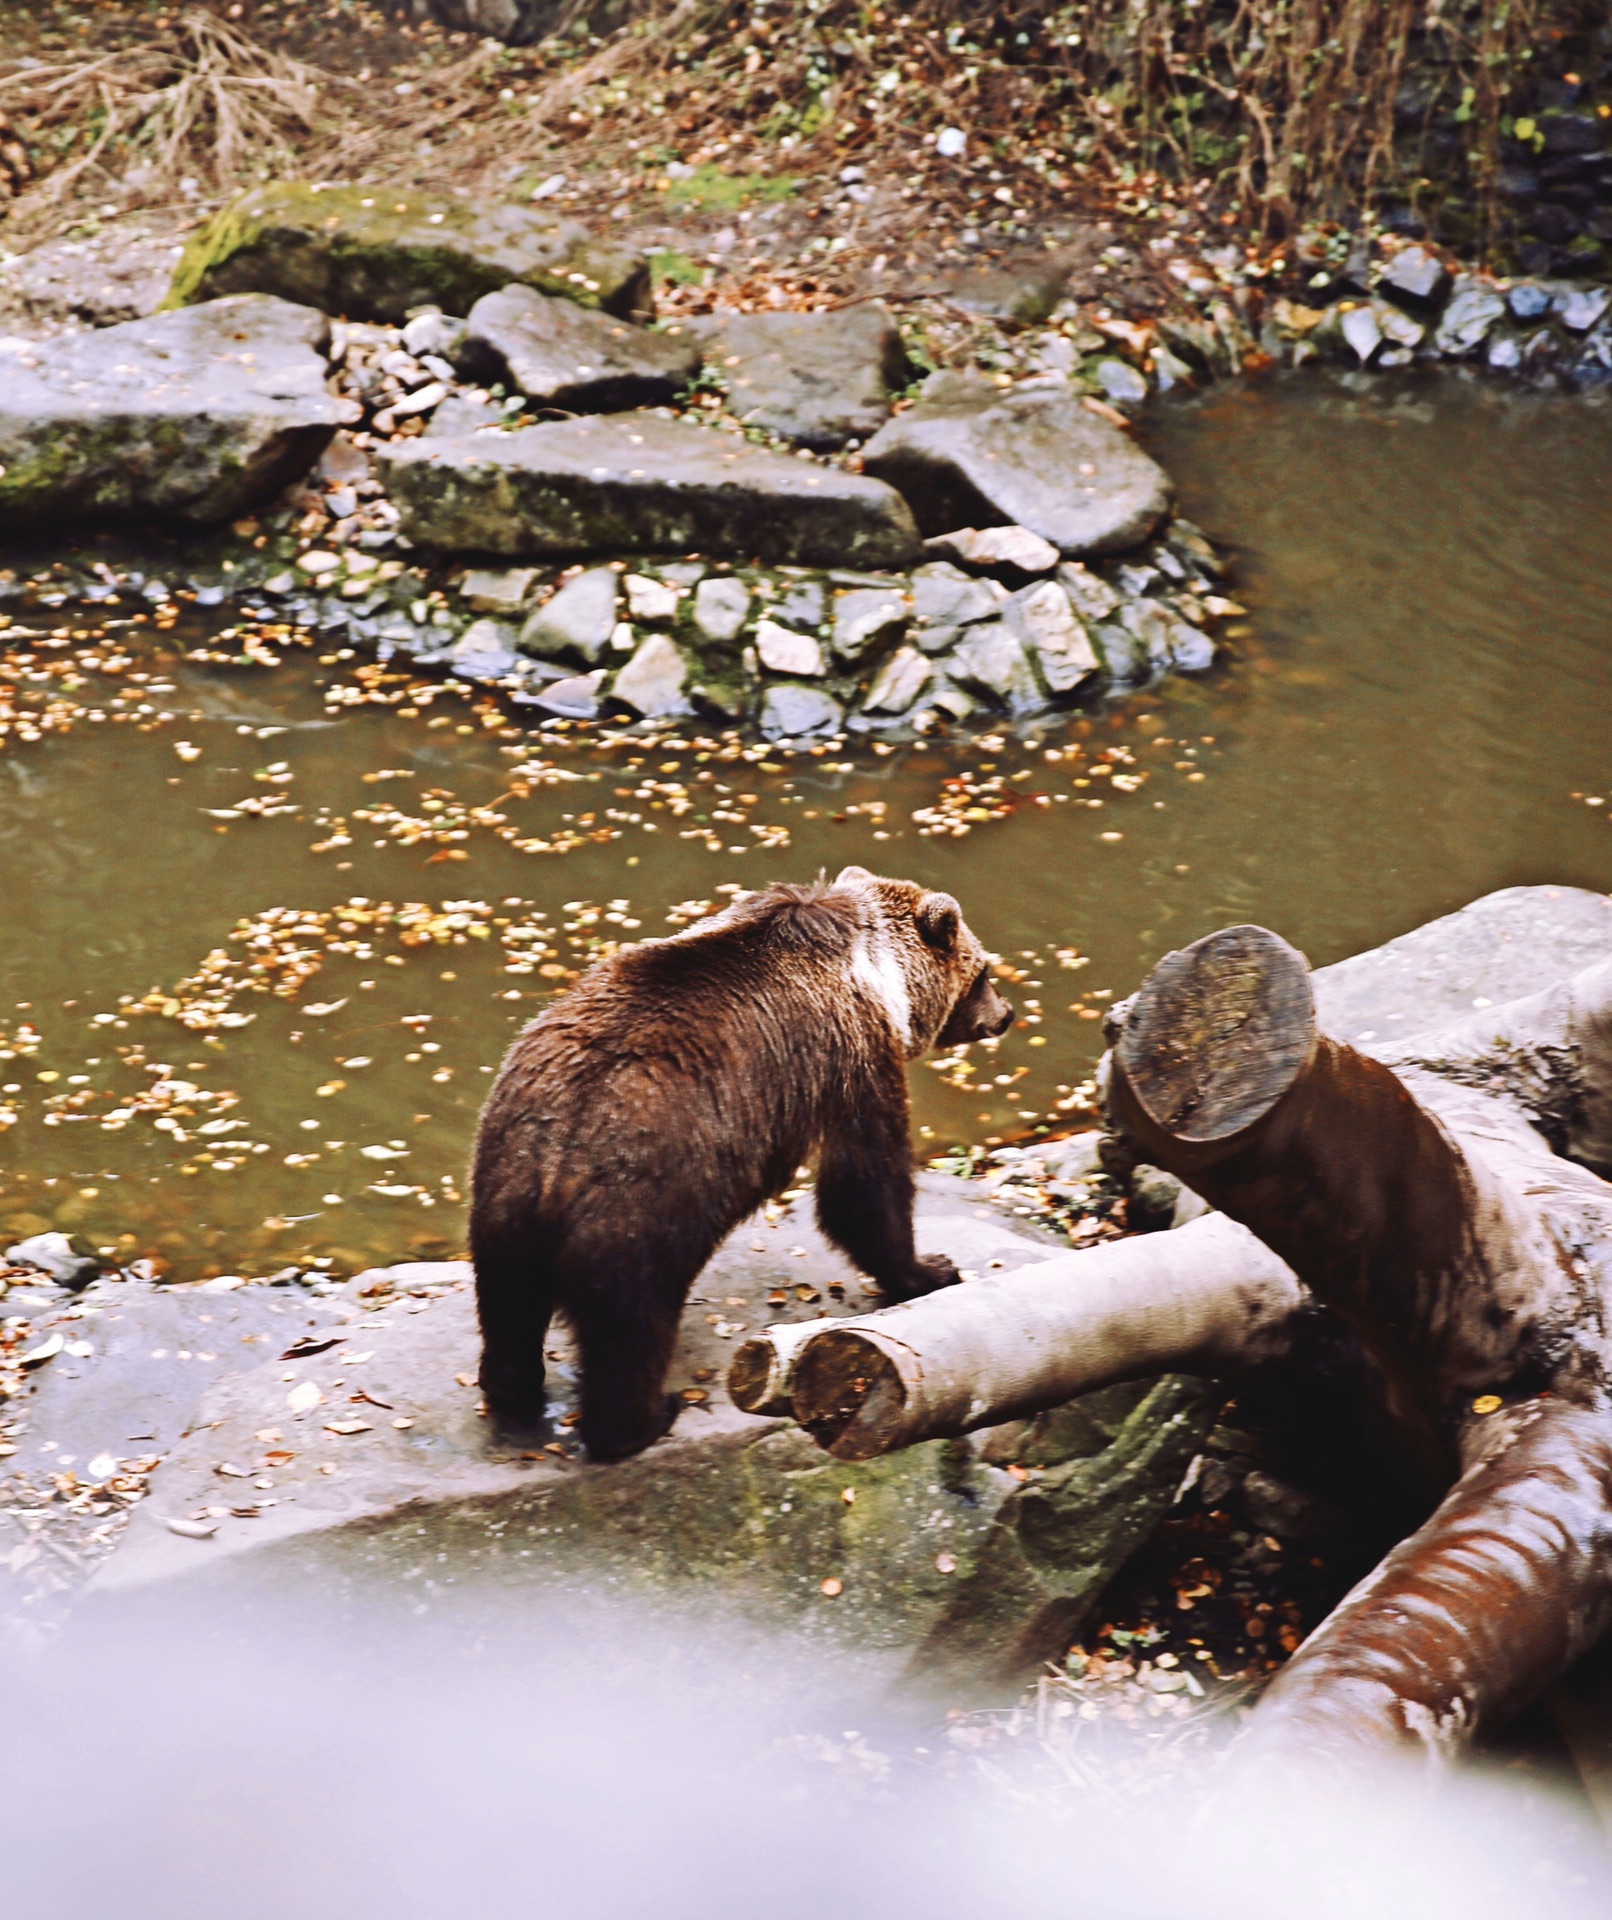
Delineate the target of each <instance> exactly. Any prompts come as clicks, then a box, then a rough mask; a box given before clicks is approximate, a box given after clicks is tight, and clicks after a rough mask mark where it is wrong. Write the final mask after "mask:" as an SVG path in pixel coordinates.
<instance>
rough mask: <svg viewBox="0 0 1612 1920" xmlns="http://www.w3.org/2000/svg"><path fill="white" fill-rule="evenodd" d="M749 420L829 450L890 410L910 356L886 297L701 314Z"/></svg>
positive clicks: (741, 413)
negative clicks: (832, 305) (793, 309)
mask: <svg viewBox="0 0 1612 1920" xmlns="http://www.w3.org/2000/svg"><path fill="white" fill-rule="evenodd" d="M695 326H696V329H697V331H698V333H699V335H700V337H701V339H702V340H703V341H704V343H705V348H706V354H707V357H708V358H709V360H710V361H711V363H712V364H713V365H714V366H716V367H718V368H720V369H721V371H722V372H723V373H724V374H725V375H726V377H727V382H728V392H729V395H730V397H731V401H732V406H733V411H734V412H735V414H737V415H738V417H739V418H740V419H741V420H743V421H744V422H745V423H746V424H747V425H754V426H758V427H765V428H767V429H768V431H770V432H772V433H776V434H779V435H781V436H782V437H783V438H784V439H786V440H793V441H795V442H796V443H797V444H798V445H800V446H803V447H814V448H817V449H818V450H819V451H827V450H829V449H831V448H834V447H843V446H844V445H845V443H846V441H847V440H865V439H867V438H868V436H869V435H871V434H875V433H877V432H878V430H879V429H880V427H882V426H883V425H884V423H885V421H886V420H888V419H889V417H890V401H891V395H892V392H893V391H894V390H898V389H900V388H901V387H904V386H905V385H906V384H907V381H908V380H909V379H910V378H911V366H910V364H909V362H908V360H907V353H906V349H905V348H904V347H903V346H902V344H901V335H900V333H899V332H898V331H897V330H896V323H895V321H894V320H893V319H892V318H891V316H890V310H889V309H888V308H887V307H886V306H885V305H884V303H883V302H882V301H879V300H869V301H866V302H864V303H863V304H861V305H859V306H854V307H843V308H840V309H838V310H834V311H827V312H820V313H734V314H712V315H710V316H708V317H706V318H702V319H701V320H699V321H697V322H696V323H695Z"/></svg>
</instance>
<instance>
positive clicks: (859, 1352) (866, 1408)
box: [794, 1331, 907, 1460]
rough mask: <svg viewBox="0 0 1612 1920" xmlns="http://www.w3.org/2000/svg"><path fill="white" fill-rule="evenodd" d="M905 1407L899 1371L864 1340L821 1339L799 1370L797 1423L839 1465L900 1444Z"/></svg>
mask: <svg viewBox="0 0 1612 1920" xmlns="http://www.w3.org/2000/svg"><path fill="white" fill-rule="evenodd" d="M906 1404H907V1389H906V1385H905V1382H904V1381H903V1380H902V1378H901V1371H900V1369H899V1367H898V1366H897V1365H896V1363H895V1361H894V1360H893V1359H892V1358H891V1356H890V1355H889V1354H887V1353H886V1352H885V1351H884V1349H883V1348H882V1347H881V1346H880V1345H879V1344H878V1342H877V1341H875V1340H871V1339H869V1338H868V1337H867V1335H865V1334H861V1333H851V1332H848V1331H847V1332H839V1331H832V1332H827V1333H822V1334H819V1335H818V1336H817V1338H816V1339H815V1340H813V1341H812V1342H811V1344H810V1345H809V1346H807V1347H806V1348H805V1349H804V1350H803V1351H802V1353H801V1356H800V1358H799V1360H798V1361H797V1362H796V1364H795V1380H794V1411H795V1418H796V1419H797V1420H798V1421H799V1422H800V1424H801V1425H802V1426H803V1427H804V1428H805V1429H806V1431H807V1432H808V1433H809V1434H810V1435H811V1436H812V1438H813V1439H814V1440H815V1441H816V1442H817V1444H818V1445H819V1446H820V1447H821V1448H823V1450H824V1451H825V1452H826V1453H831V1454H832V1455H833V1456H834V1458H835V1459H836V1460H871V1459H873V1458H874V1457H875V1456H876V1455H878V1454H881V1453H885V1452H887V1451H888V1450H889V1448H890V1447H891V1446H892V1445H894V1444H897V1443H898V1438H899V1434H900V1427H901V1420H902V1414H903V1412H904V1411H905V1408H906Z"/></svg>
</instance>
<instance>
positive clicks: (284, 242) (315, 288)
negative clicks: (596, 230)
mask: <svg viewBox="0 0 1612 1920" xmlns="http://www.w3.org/2000/svg"><path fill="white" fill-rule="evenodd" d="M510 285H520V286H527V287H532V288H535V289H536V291H538V292H539V293H547V294H557V295H560V296H561V297H563V298H565V299H567V300H575V301H576V302H578V303H579V304H580V305H582V306H586V307H602V308H603V309H604V310H605V311H606V312H607V313H615V314H621V315H626V316H630V315H633V314H636V313H640V312H646V311H647V310H648V306H649V269H648V266H647V265H646V263H645V260H644V257H643V255H642V254H641V253H638V252H637V251H636V250H635V249H633V248H631V247H624V246H616V245H613V244H611V243H610V242H608V241H602V240H599V239H596V238H595V237H594V236H593V235H592V234H590V233H589V232H588V230H587V229H586V228H585V227H583V226H582V225H581V224H580V223H579V222H577V221H575V220H570V219H567V218H565V217H564V216H562V215H558V214H553V213H549V212H545V211H544V210H543V209H542V208H539V207H518V206H513V205H508V204H496V203H495V204H492V205H488V204H486V203H475V202H471V201H468V200H459V199H456V198H452V197H436V196H432V195H429V194H424V193H418V192H414V191H412V190H410V189H399V188H393V189H381V188H369V187H323V186H320V185H317V184H308V183H299V182H287V183H283V184H277V185H273V186H267V187H261V188H258V189H256V190H254V191H253V192H250V193H247V194H243V195H242V196H241V198H240V199H239V200H237V201H235V202H233V203H232V204H231V205H230V206H228V207H226V208H225V209H224V210H223V211H222V212H221V213H220V214H219V215H218V216H217V218H216V219H215V220H214V221H213V222H212V223H211V224H210V225H209V226H208V227H206V228H205V229H204V230H203V231H202V232H201V233H199V234H197V235H196V236H195V238H194V239H192V240H191V241H190V243H189V244H188V245H187V247H186V248H185V252H184V254H183V256H182V257H181V259H180V261H179V263H178V265H177V267H176V268H175V270H174V276H173V283H172V286H171V288H170V290H169V295H168V298H169V301H170V303H171V304H173V305H176V306H179V305H187V304H189V303H191V302H193V301H197V300H208V299H212V298H214V297H216V296H217V295H219V294H225V293H274V294H279V295H280V296H281V297H282V298H283V299H287V300H295V301H299V302H301V303H303V304H305V305H308V306H314V307H320V308H322V309H323V310H324V311H325V312H326V313H329V314H340V315H343V316H345V317H347V318H349V319H360V320H386V321H391V322H394V323H396V324H398V325H401V324H402V323H403V321H404V320H406V319H407V318H408V316H409V311H410V309H411V308H415V307H424V306H427V305H433V304H434V305H436V306H438V307H440V308H441V309H442V310H443V312H445V313H449V314H465V313H468V312H469V311H470V309H471V308H472V307H473V306H474V305H475V303H476V302H477V301H478V300H479V299H481V297H482V296H483V295H484V294H489V293H496V292H497V291H498V290H499V289H500V288H501V287H506V286H510Z"/></svg>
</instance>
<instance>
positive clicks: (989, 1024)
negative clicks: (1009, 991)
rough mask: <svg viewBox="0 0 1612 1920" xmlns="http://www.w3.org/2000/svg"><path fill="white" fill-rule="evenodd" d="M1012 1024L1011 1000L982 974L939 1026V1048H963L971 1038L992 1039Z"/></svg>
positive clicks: (937, 1044) (987, 976)
mask: <svg viewBox="0 0 1612 1920" xmlns="http://www.w3.org/2000/svg"><path fill="white" fill-rule="evenodd" d="M1012 1024H1013V1003H1012V1002H1011V1001H1010V1000H1007V999H1004V998H1003V996H1002V995H1001V994H1000V993H998V992H997V990H996V985H995V982H994V981H993V980H992V979H991V977H990V975H989V974H988V973H982V974H981V975H980V977H979V978H978V979H977V980H976V981H975V982H974V984H973V986H972V987H970V988H969V990H968V992H967V993H965V994H964V995H963V997H962V999H961V1000H959V1001H958V1003H957V1005H956V1006H955V1007H953V1008H952V1011H951V1018H950V1019H949V1020H948V1021H947V1022H946V1025H945V1026H944V1027H943V1028H942V1030H941V1034H940V1038H939V1039H938V1040H937V1041H936V1042H935V1044H936V1046H938V1047H962V1046H966V1045H967V1044H968V1043H969V1042H970V1041H971V1040H994V1039H995V1038H996V1036H997V1035H998V1034H999V1033H1006V1032H1007V1030H1008V1028H1009V1027H1011V1026H1012Z"/></svg>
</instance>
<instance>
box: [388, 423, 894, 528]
mask: <svg viewBox="0 0 1612 1920" xmlns="http://www.w3.org/2000/svg"><path fill="white" fill-rule="evenodd" d="M380 464H381V472H382V475H383V477H384V479H385V481H386V484H387V486H388V489H389V491H390V493H391V495H392V498H393V500H394V501H395V502H396V504H397V506H398V509H399V511H400V513H401V514H402V518H403V526H404V530H405V531H406V532H407V533H408V535H409V537H410V538H411V539H413V540H414V541H416V542H417V543H419V544H420V545H424V546H433V547H441V548H447V549H449V550H451V551H457V552H469V553H506V554H510V555H527V554H532V555H536V554H547V553H552V554H576V553H590V552H591V553H597V552H625V553H657V552H658V553H678V552H698V553H711V554H738V555H744V554H755V555H758V556H760V557H763V558H766V559H770V560H773V561H781V562H791V563H795V564H812V563H816V564H818V565H824V566H828V565H835V564H846V563H849V564H855V565H862V566H881V565H882V566H889V565H896V566H899V565H901V564H902V563H903V562H904V561H907V560H910V559H913V558H915V557H916V552H917V546H918V538H917V530H916V528H915V527H914V526H913V522H912V516H911V513H910V512H909V510H908V508H907V506H906V503H905V502H904V501H903V500H902V498H901V496H900V495H899V494H898V493H897V492H896V491H895V490H894V489H893V488H891V487H888V486H885V485H883V484H882V483H881V482H879V481H877V480H873V479H865V478H863V477H862V476H861V475H859V474H852V473H845V472H842V471H841V470H840V469H839V468H835V467H822V466H817V465H815V464H811V465H809V464H804V463H796V462H794V461H791V460H788V459H786V458H784V457H782V456H780V455H778V454H775V453H770V452H768V451H766V450H765V449H762V448H757V447H751V446H749V445H747V444H746V443H745V442H744V441H742V440H737V439H735V438H734V437H733V436H731V435H727V434H721V433H708V432H703V431H701V430H700V429H699V428H697V427H693V426H685V425H682V424H681V423H679V422H677V421H676V420H673V419H670V418H663V417H662V416H661V415H659V414H656V413H633V414H618V415H614V416H612V417H610V418H609V419H587V420H569V421H563V422H559V423H556V424H554V425H551V426H540V427H528V428H524V429H522V430H520V431H517V432H514V433H508V434H502V435H490V434H489V435H474V436H472V437H470V438H469V439H441V440H438V439H435V438H433V439H432V440H430V441H429V442H418V443H413V444H410V443H407V442H404V443H400V444H394V445H392V446H389V447H388V448H387V449H386V450H385V451H384V452H383V454H382V456H381V463H380Z"/></svg>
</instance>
